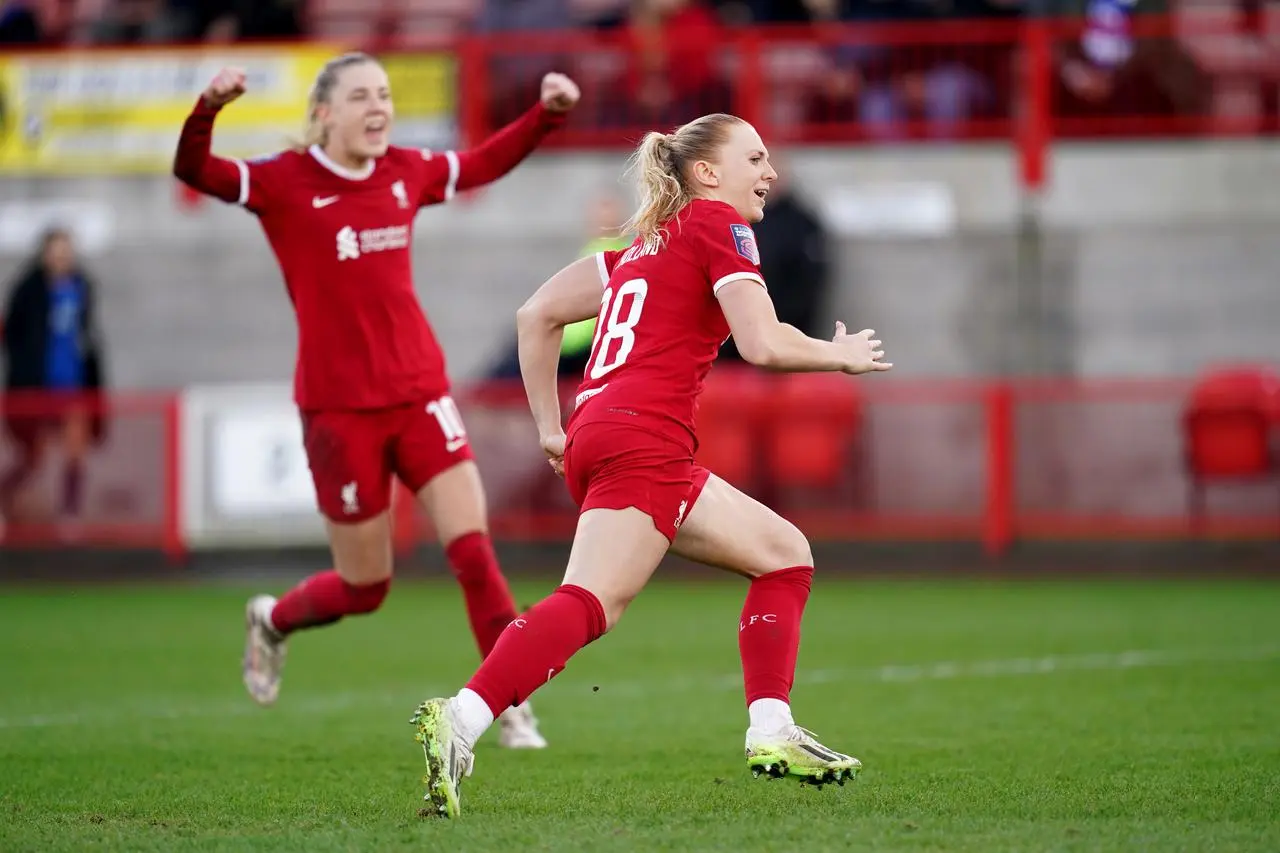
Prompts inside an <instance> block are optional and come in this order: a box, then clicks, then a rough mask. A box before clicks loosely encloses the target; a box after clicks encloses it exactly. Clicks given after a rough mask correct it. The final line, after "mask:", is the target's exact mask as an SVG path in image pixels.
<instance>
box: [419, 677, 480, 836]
mask: <svg viewBox="0 0 1280 853" xmlns="http://www.w3.org/2000/svg"><path fill="white" fill-rule="evenodd" d="M409 722H410V723H411V724H412V725H413V726H414V727H415V728H416V729H417V731H416V732H415V733H414V740H416V741H417V742H418V743H420V744H422V752H423V754H424V755H425V756H426V759H427V775H426V776H425V777H424V778H423V782H424V783H425V784H426V786H427V793H426V795H425V796H424V797H423V798H422V799H424V800H425V801H426V802H427V803H428V805H427V806H426V807H424V808H423V810H422V811H421V812H420V813H419V814H422V815H424V816H436V815H438V816H440V817H449V818H455V817H457V816H458V815H459V814H461V812H462V806H461V804H460V802H459V799H458V788H459V787H460V786H461V785H462V780H463V778H464V777H466V776H470V775H471V770H472V768H473V767H474V766H475V763H476V760H475V756H474V755H473V754H472V752H471V747H470V746H468V745H467V742H466V741H465V740H464V739H463V737H462V735H461V726H460V725H459V724H458V712H457V708H456V706H455V704H454V702H453V700H452V699H428V700H427V701H425V702H423V703H422V704H421V705H419V706H418V710H417V711H415V712H414V715H413V717H412V719H410V720H409Z"/></svg>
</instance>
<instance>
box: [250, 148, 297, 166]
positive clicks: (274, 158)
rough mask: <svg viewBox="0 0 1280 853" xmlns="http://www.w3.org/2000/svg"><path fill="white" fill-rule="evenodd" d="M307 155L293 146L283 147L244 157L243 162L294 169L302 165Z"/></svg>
mask: <svg viewBox="0 0 1280 853" xmlns="http://www.w3.org/2000/svg"><path fill="white" fill-rule="evenodd" d="M307 156H309V155H308V154H306V153H305V152H302V151H298V150H297V149H295V148H284V149H281V150H279V151H268V152H266V153H264V154H255V155H254V156H252V157H246V158H245V160H244V162H245V163H246V164H247V165H249V166H256V167H258V168H263V169H296V168H298V167H299V166H300V165H302V162H303V159H304V158H305V157H307Z"/></svg>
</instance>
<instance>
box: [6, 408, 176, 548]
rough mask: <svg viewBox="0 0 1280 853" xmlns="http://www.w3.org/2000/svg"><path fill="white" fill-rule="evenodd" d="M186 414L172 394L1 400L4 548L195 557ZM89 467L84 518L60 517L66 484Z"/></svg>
mask: <svg viewBox="0 0 1280 853" xmlns="http://www.w3.org/2000/svg"><path fill="white" fill-rule="evenodd" d="M180 421H181V408H180V401H179V398H178V397H177V396H176V395H174V394H163V393H154V394H148V393H121V394H113V395H111V396H109V397H104V396H96V395H50V394H44V393H38V392H16V393H10V394H8V395H5V396H4V397H3V398H0V492H3V493H0V502H2V503H3V504H4V505H0V519H2V520H4V521H5V525H4V527H5V530H4V536H3V540H2V542H3V544H5V545H10V546H33V545H48V544H58V543H76V544H89V545H101V546H107V547H134V548H156V549H160V550H163V551H164V552H165V553H166V554H168V555H169V556H170V557H171V558H173V559H174V560H180V559H182V558H183V557H184V555H185V554H186V550H187V543H186V537H185V535H184V531H183V527H182V488H181V487H182V483H181V450H182V448H181V441H182V438H181V422H180ZM75 459H79V460H81V462H80V464H81V466H82V469H83V475H82V478H83V484H82V487H81V490H82V495H81V498H80V501H79V502H80V504H81V506H80V508H79V511H78V512H76V513H74V514H72V515H67V514H64V513H62V512H60V511H59V509H58V505H59V503H60V502H61V501H62V500H63V496H62V495H61V494H60V493H61V492H62V491H63V484H62V483H61V482H60V479H61V477H65V476H66V472H67V470H68V466H69V465H70V464H71V463H72V461H73V460H75Z"/></svg>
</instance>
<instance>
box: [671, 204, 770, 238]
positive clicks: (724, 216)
mask: <svg viewBox="0 0 1280 853" xmlns="http://www.w3.org/2000/svg"><path fill="white" fill-rule="evenodd" d="M676 221H677V223H678V228H679V231H680V233H681V235H682V236H685V237H686V238H687V239H692V240H707V239H713V240H723V239H725V237H726V235H732V234H734V233H736V232H738V231H742V230H743V229H745V232H746V233H748V234H750V233H752V231H751V226H750V225H749V224H747V220H745V219H743V218H742V214H740V213H738V211H737V210H735V209H734V208H733V205H730V204H725V203H724V202H723V201H713V200H711V199H706V198H695V199H694V200H693V201H691V202H689V203H688V204H687V205H685V207H684V210H682V211H680V213H679V214H678V215H677V217H676Z"/></svg>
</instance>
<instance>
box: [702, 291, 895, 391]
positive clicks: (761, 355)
mask: <svg viewBox="0 0 1280 853" xmlns="http://www.w3.org/2000/svg"><path fill="white" fill-rule="evenodd" d="M716 296H717V298H719V300H720V307H721V310H723V311H724V317H725V320H727V321H728V322H729V329H730V331H732V332H733V341H734V343H735V344H737V346H738V352H739V353H741V354H742V357H743V358H744V359H746V360H747V361H749V362H750V363H752V364H754V365H756V366H758V367H763V368H765V369H767V370H778V371H786V372H789V373H819V372H823V371H829V372H836V371H839V372H841V373H851V374H858V373H870V372H872V371H880V370H888V369H889V368H891V367H893V365H892V364H891V363H889V362H884V361H880V359H881V358H883V357H884V351H883V350H881V349H880V341H878V340H875V339H874V337H873V336H874V335H875V331H873V330H871V329H864V330H862V331H861V332H858V333H857V334H856V335H850V334H848V333H846V332H845V328H844V324H843V323H836V334H835V337H834V338H832V339H831V340H829V341H824V340H820V339H818V338H811V337H809V336H808V335H806V334H805V333H804V332H802V331H800V330H799V329H797V328H796V327H795V326H790V325H788V324H786V323H783V322H781V321H779V320H778V314H777V312H776V311H774V308H773V301H772V300H771V299H770V298H769V294H768V293H767V292H766V291H765V289H764V288H763V287H761V286H760V284H759V282H758V281H754V280H751V279H747V278H742V279H737V280H735V281H730V282H728V283H726V284H724V285H723V286H722V287H721V288H720V289H719V290H717V291H716Z"/></svg>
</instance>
